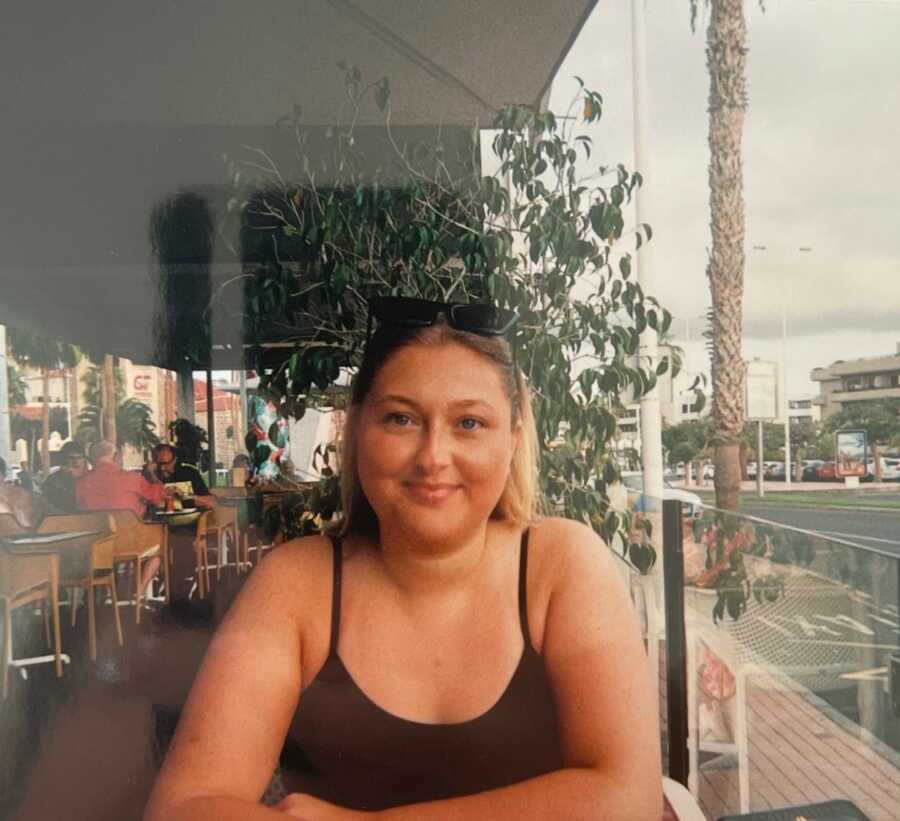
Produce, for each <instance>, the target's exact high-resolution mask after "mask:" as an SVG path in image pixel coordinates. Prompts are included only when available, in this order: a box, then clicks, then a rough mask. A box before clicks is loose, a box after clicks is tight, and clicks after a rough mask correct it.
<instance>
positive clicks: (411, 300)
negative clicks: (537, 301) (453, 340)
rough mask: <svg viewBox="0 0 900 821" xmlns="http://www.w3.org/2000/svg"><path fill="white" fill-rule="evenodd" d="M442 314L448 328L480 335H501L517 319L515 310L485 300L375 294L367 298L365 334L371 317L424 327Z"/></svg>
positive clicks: (392, 323)
mask: <svg viewBox="0 0 900 821" xmlns="http://www.w3.org/2000/svg"><path fill="white" fill-rule="evenodd" d="M441 314H443V315H444V316H445V317H446V319H447V323H448V324H449V325H450V327H451V328H455V329H456V330H458V331H467V332H468V333H472V334H479V335H480V336H503V335H504V334H505V333H507V332H508V331H509V330H510V329H511V328H512V327H513V326H514V325H515V324H516V321H517V320H518V319H519V314H518V312H517V311H515V310H512V311H510V310H507V309H506V308H497V307H496V306H494V305H486V304H484V303H478V302H476V303H465V302H432V301H431V300H430V299H417V298H415V297H406V296H376V297H372V298H371V299H370V300H369V323H368V330H367V334H366V336H367V338H370V337H371V336H372V319H373V318H374V319H377V320H378V321H379V322H381V323H383V324H385V325H399V326H401V327H405V328H425V327H427V326H429V325H434V323H435V322H437V320H438V317H439V316H440V315H441Z"/></svg>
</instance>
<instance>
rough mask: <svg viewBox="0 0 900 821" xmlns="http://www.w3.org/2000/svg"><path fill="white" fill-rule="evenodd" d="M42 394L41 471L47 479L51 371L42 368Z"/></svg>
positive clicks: (48, 469) (48, 472)
mask: <svg viewBox="0 0 900 821" xmlns="http://www.w3.org/2000/svg"><path fill="white" fill-rule="evenodd" d="M41 393H43V397H42V400H43V401H42V402H41V471H42V472H43V474H44V478H45V479H46V478H47V476H48V475H49V474H50V371H49V370H48V369H47V368H41ZM29 467H30V465H29Z"/></svg>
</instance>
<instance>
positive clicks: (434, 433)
mask: <svg viewBox="0 0 900 821" xmlns="http://www.w3.org/2000/svg"><path fill="white" fill-rule="evenodd" d="M450 449H451V442H450V436H449V435H448V433H447V431H445V430H443V429H442V428H441V427H440V426H438V425H435V426H428V427H425V428H424V429H423V432H422V440H421V444H420V447H419V451H418V453H417V454H416V456H417V459H416V461H417V463H418V465H419V467H420V468H422V469H423V470H426V471H429V472H431V471H435V470H439V469H440V468H442V467H445V466H446V465H448V464H449V463H450Z"/></svg>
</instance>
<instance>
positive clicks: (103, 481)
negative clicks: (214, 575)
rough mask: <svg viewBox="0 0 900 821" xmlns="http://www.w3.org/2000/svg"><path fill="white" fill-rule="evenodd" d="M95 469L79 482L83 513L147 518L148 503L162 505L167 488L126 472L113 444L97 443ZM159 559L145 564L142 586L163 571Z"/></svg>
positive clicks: (93, 457) (93, 456) (77, 493)
mask: <svg viewBox="0 0 900 821" xmlns="http://www.w3.org/2000/svg"><path fill="white" fill-rule="evenodd" d="M89 456H90V459H91V464H92V465H93V470H91V471H90V472H89V473H86V474H85V475H84V476H82V477H81V478H79V479H78V480H77V481H76V482H75V501H76V503H77V504H78V507H80V508H81V509H83V510H133V511H134V512H135V514H136V515H137V516H138V517H143V515H144V513H145V512H146V510H147V505H148V504H154V505H159V506H162V504H163V503H164V502H165V497H166V493H165V488H164V487H163V485H162V483H161V482H158V481H148V480H147V479H145V478H144V477H143V476H142V475H141V474H140V473H134V472H132V471H128V470H123V469H122V467H121V465H120V464H119V459H118V456H119V453H118V451H117V449H116V446H115V445H114V444H113V443H112V442H94V444H93V445H91V449H90V452H89ZM160 564H161V561H160V559H159V558H158V557H155V558H153V559H151V560H150V561H148V562H147V563H146V564H145V565H144V572H143V574H142V578H141V587H146V586H147V585H148V584H149V583H150V580H151V579H152V578H153V577H154V576H155V575H156V572H157V571H158V570H159V567H160Z"/></svg>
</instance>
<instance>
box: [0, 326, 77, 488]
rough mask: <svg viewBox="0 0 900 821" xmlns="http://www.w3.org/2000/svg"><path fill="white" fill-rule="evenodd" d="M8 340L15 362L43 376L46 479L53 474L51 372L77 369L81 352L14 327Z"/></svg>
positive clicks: (44, 466) (9, 333)
mask: <svg viewBox="0 0 900 821" xmlns="http://www.w3.org/2000/svg"><path fill="white" fill-rule="evenodd" d="M6 340H7V345H8V347H9V352H10V354H11V355H12V357H13V359H15V360H16V361H17V362H19V363H20V364H22V365H30V366H31V367H32V368H36V369H37V370H39V371H40V373H41V379H42V383H43V384H42V387H41V393H42V394H43V396H42V399H43V408H42V411H41V420H42V425H41V429H42V435H41V468H42V470H43V473H44V476H46V475H47V474H48V473H49V472H50V371H53V370H61V369H63V368H74V367H75V365H76V364H77V363H78V357H79V354H78V349H77V348H76V347H75V346H74V345H70V344H69V343H67V342H59V341H57V340H55V339H48V338H47V337H44V336H38V335H37V334H34V333H31V331H25V330H22V329H21V328H14V327H11V328H9V330H8V334H7V337H6ZM32 470H33V468H32Z"/></svg>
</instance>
